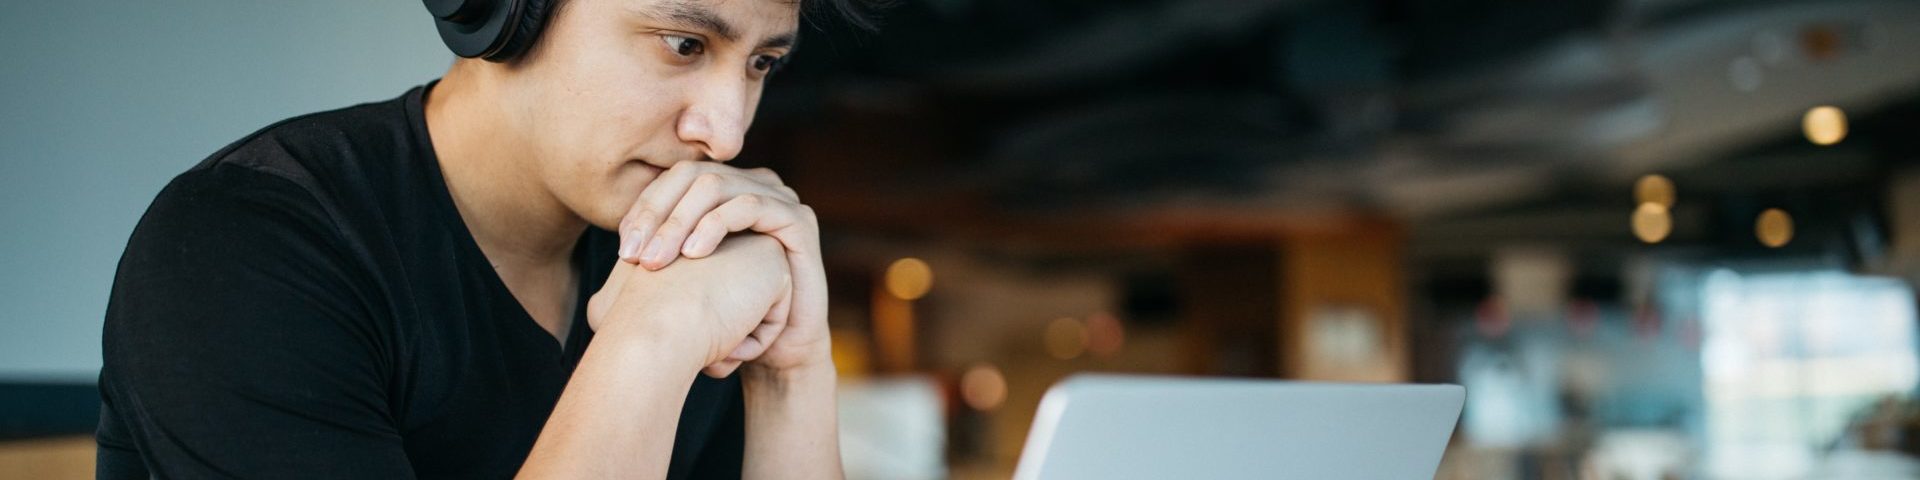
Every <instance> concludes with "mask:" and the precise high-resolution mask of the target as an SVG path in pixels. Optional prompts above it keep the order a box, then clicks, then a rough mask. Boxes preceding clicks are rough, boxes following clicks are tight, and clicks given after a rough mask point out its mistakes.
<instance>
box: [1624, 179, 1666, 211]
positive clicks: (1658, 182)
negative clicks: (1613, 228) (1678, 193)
mask: <svg viewBox="0 0 1920 480" xmlns="http://www.w3.org/2000/svg"><path fill="white" fill-rule="evenodd" d="M1674 197H1675V193H1674V188H1673V180H1669V179H1667V177H1665V176H1662V175H1647V176H1644V177H1640V181H1638V182H1634V184H1633V198H1634V200H1635V202H1637V203H1658V204H1660V206H1662V207H1666V208H1668V209H1672V208H1673V199H1674Z"/></svg>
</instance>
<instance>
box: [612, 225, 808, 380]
mask: <svg viewBox="0 0 1920 480" xmlns="http://www.w3.org/2000/svg"><path fill="white" fill-rule="evenodd" d="M786 258H787V257H786V254H785V250H784V249H783V248H782V247H781V246H780V243H779V241H777V240H774V239H772V238H771V237H767V236H764V235H746V236H741V237H739V238H735V239H732V240H731V241H729V242H727V244H726V245H724V246H721V247H719V249H718V251H717V252H714V253H713V254H712V255H710V256H708V257H705V258H701V259H699V260H692V261H686V262H681V264H680V265H679V266H676V267H674V268H671V269H664V270H660V271H648V270H645V269H642V268H640V267H637V266H633V265H629V264H626V263H624V262H616V263H615V264H614V267H613V271H612V272H611V273H609V274H608V276H607V283H606V285H605V286H603V287H601V288H600V291H599V292H596V293H594V295H593V298H592V299H590V300H588V301H587V321H588V324H589V325H590V326H591V327H593V330H594V332H595V334H596V335H606V336H618V335H645V336H655V337H657V338H659V339H665V340H666V341H667V342H668V344H670V345H672V346H674V347H676V348H674V349H672V350H675V351H674V352H673V355H674V358H677V359H682V360H686V361H689V362H697V363H692V364H691V365H690V366H703V365H704V366H705V367H704V368H703V369H702V371H703V372H704V373H706V374H707V375H709V376H713V377H725V376H727V375H728V374H731V373H733V368H734V367H737V366H738V364H732V365H728V364H726V362H725V361H726V359H727V358H728V356H729V354H730V352H734V351H735V350H736V349H737V347H738V345H739V344H740V339H741V338H745V337H747V336H748V334H749V332H753V331H756V330H768V329H770V330H773V331H776V332H777V331H778V330H780V329H781V328H782V327H784V326H785V323H786V318H787V313H786V299H787V298H790V297H791V296H792V294H791V291H792V279H791V277H790V276H789V274H788V273H787V270H788V269H787V265H786ZM616 332H618V333H616ZM627 332H637V333H627ZM763 335H764V334H763ZM682 350H684V351H682ZM677 361H678V360H676V362H677Z"/></svg>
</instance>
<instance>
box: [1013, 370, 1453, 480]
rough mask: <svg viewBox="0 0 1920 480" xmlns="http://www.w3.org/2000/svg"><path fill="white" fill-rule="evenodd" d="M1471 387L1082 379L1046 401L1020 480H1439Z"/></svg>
mask: <svg viewBox="0 0 1920 480" xmlns="http://www.w3.org/2000/svg"><path fill="white" fill-rule="evenodd" d="M1465 399H1466V389H1464V388H1461V387H1460V386H1459V385H1406V384H1340V383H1304V382H1286V381H1276V380H1249V379H1200V378H1181V377H1149V376H1119V375H1076V376H1073V377H1070V378H1068V379H1066V380H1064V381H1062V382H1060V383H1059V384H1056V385H1054V386H1053V388H1051V389H1049V390H1047V395H1046V397H1044V398H1043V399H1042V400H1041V401H1040V411H1039V412H1038V413H1037V414H1036V415H1035V416H1034V420H1033V430H1032V431H1031V432H1029V433H1028V434H1027V445H1026V448H1025V450H1023V451H1022V452H1021V453H1020V466H1019V467H1018V469H1016V470H1015V471H1014V474H1013V478H1015V479H1018V480H1041V479H1045V480H1059V479H1082V478H1086V479H1103V480H1105V479H1131V478H1152V479H1163V478H1233V479H1240V478H1300V479H1315V480H1319V479H1383V480H1408V479H1431V478H1433V476H1434V472H1435V470H1437V469H1438V468H1439V466H1440V456H1441V454H1442V453H1444V451H1445V450H1446V445H1447V439H1448V438H1449V437H1450V436H1452V434H1453V426H1454V421H1455V420H1458V419H1459V418H1460V405H1461V402H1462V401H1464V400H1465Z"/></svg>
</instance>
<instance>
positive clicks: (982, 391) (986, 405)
mask: <svg viewBox="0 0 1920 480" xmlns="http://www.w3.org/2000/svg"><path fill="white" fill-rule="evenodd" d="M960 399H961V400H963V401H965V402H967V406H969V407H973V409H974V410H980V411H983V412H984V411H988V410H993V409H994V408H998V407H999V406H1000V403H1001V402H1005V401H1006V400H1007V377H1006V376H1005V375H1001V374H1000V369H998V368H994V366H993V365H987V364H981V365H975V366H974V367H973V368H969V369H967V373H965V374H962V375H961V376H960Z"/></svg>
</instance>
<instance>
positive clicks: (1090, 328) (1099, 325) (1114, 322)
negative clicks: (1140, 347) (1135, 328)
mask: <svg viewBox="0 0 1920 480" xmlns="http://www.w3.org/2000/svg"><path fill="white" fill-rule="evenodd" d="M1126 344H1127V327H1126V325H1123V324H1121V323H1120V317H1115V316H1113V314H1111V313H1107V312H1100V313H1095V314H1093V315H1091V316H1088V317H1087V352H1089V353H1092V354H1093V355H1094V356H1096V357H1102V358H1105V357H1111V356H1114V355H1115V354H1118V353H1120V348H1121V347H1124V346H1126Z"/></svg>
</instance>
